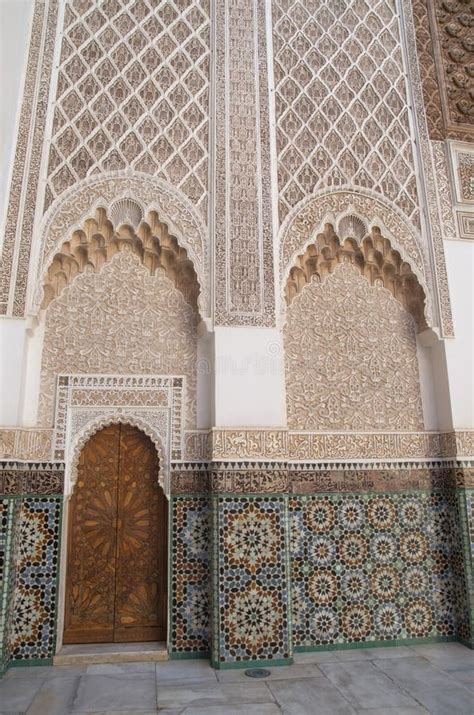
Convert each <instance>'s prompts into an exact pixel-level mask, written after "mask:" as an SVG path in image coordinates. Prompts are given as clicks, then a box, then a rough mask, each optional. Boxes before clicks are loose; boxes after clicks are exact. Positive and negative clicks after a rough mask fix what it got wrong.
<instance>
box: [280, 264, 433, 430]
mask: <svg viewBox="0 0 474 715" xmlns="http://www.w3.org/2000/svg"><path fill="white" fill-rule="evenodd" d="M284 342H285V358H286V360H285V362H286V366H285V370H286V394H287V413H288V426H289V428H290V429H300V430H312V431H313V430H342V431H344V430H349V431H351V430H352V431H356V430H417V429H420V428H421V429H422V428H423V415H422V407H421V394H420V387H419V375H418V361H417V353H416V337H415V325H414V321H413V319H412V317H411V316H410V315H409V314H408V313H407V312H406V311H405V310H404V309H403V308H402V307H401V305H400V303H399V302H398V301H397V300H395V299H394V298H393V296H392V295H391V294H390V293H389V292H388V291H387V290H386V289H385V288H382V287H376V286H371V285H370V284H369V282H368V281H367V280H366V279H365V278H363V277H362V276H361V275H360V271H359V269H358V268H356V267H355V266H353V265H352V264H351V263H346V262H344V263H341V264H340V265H339V266H338V267H337V269H336V270H335V272H334V273H333V274H332V275H330V276H328V277H327V278H326V279H325V281H324V282H323V283H319V282H318V281H316V280H315V278H314V277H313V280H312V282H311V283H309V284H308V285H306V286H305V287H304V288H303V290H302V291H301V293H300V294H299V295H298V296H296V297H295V298H294V299H293V302H292V304H291V305H290V306H289V308H288V310H287V316H286V324H285V326H284Z"/></svg>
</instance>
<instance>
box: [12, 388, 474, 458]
mask: <svg viewBox="0 0 474 715" xmlns="http://www.w3.org/2000/svg"><path fill="white" fill-rule="evenodd" d="M65 377H68V376H65ZM81 377H84V379H88V377H89V376H81ZM95 377H96V376H93V378H95ZM102 377H103V378H107V379H111V380H114V379H117V378H116V377H115V376H110V375H104V376H102ZM122 377H123V378H124V379H128V378H129V377H130V376H127V375H125V376H122ZM149 378H153V379H154V377H153V376H149V375H146V376H141V377H140V379H143V380H148V379H149ZM162 379H168V378H162ZM169 379H176V378H169ZM178 379H181V378H178ZM63 388H64V389H65V394H66V395H67V386H66V385H64V386H61V389H63ZM58 394H59V393H58ZM62 399H63V400H64V396H63V398H62ZM59 407H60V405H59V402H58V408H59ZM90 407H91V406H90V405H89V407H86V408H85V409H86V410H87V409H89V408H90ZM110 407H111V406H110V405H108V406H107V404H106V405H105V408H106V411H107V409H109V408H110ZM137 407H138V412H140V403H139V402H138V403H137V402H136V400H135V401H134V404H133V406H130V405H129V406H128V407H127V406H126V409H127V418H128V416H129V414H130V413H131V416H132V417H133V415H136V414H137ZM148 407H149V406H148ZM74 409H79V414H81V410H84V407H82V408H81V406H80V404H79V403H78V404H75V405H74ZM103 411H104V410H103V409H102V412H103ZM119 415H122V416H123V415H124V412H121V413H117V416H119ZM178 417H179V415H178V414H177V413H176V418H178ZM65 419H66V418H65V416H64V414H63V412H61V413H60V414H59V415H58V417H57V420H58V425H59V430H58V429H56V433H57V434H58V436H59V438H60V439H62V442H58V443H57V444H58V452H57V454H58V455H59V456H54V455H53V453H52V447H51V443H52V438H53V430H26V429H25V430H22V429H18V430H14V429H11V430H0V448H1V450H0V459H10V460H28V461H37V462H41V461H48V460H52V459H54V460H56V459H58V460H59V461H61V460H62V459H63V457H64V451H65V450H64V445H65V442H64V434H65V432H64V430H65ZM176 424H177V423H176ZM61 425H62V426H61ZM83 426H84V425H83V424H82V427H83ZM82 427H81V428H82ZM178 431H179V430H178V428H177V427H175V428H174V439H175V442H174V444H175V452H174V454H175V455H176V454H179V455H180V456H179V457H176V456H173V455H172V456H171V462H172V466H171V469H175V468H176V469H177V468H180V467H181V465H182V464H185V463H186V464H206V463H208V462H210V461H212V460H213V459H214V460H231V461H236V460H248V459H253V460H259V461H260V460H262V461H268V460H273V461H275V462H280V461H283V462H284V461H287V460H294V461H307V460H312V461H314V460H317V461H319V462H321V463H324V464H326V463H334V462H338V461H346V460H354V459H357V460H361V459H362V460H364V461H368V462H371V461H374V460H400V459H402V460H413V459H422V460H423V459H440V458H441V459H450V458H458V459H469V458H473V459H474V430H462V431H456V432H298V431H289V430H287V429H283V428H282V429H274V428H268V429H265V428H261V429H256V428H250V429H246V428H245V427H243V428H241V429H235V428H229V429H222V428H217V427H216V428H213V429H211V430H188V431H185V432H183V434H182V444H181V442H180V440H179V438H178V437H177V434H178ZM61 435H62V437H61ZM43 440H44V441H45V443H46V444H47V449H46V448H45V449H42V450H41V451H40V452H41V456H37V453H36V450H35V449H33V450H32V451H29V450H28V449H27V448H26V447H27V446H28V445H33V446H35V445H36V444H38V443H39V444H40V445H41V444H43ZM61 455H62V456H61Z"/></svg>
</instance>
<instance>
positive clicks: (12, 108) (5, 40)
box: [0, 0, 33, 243]
mask: <svg viewBox="0 0 474 715" xmlns="http://www.w3.org/2000/svg"><path fill="white" fill-rule="evenodd" d="M32 11H33V0H0V96H1V98H2V108H1V111H0V226H2V225H3V221H4V216H5V211H6V206H5V203H6V200H7V191H8V181H9V176H10V167H11V163H12V160H13V152H14V150H15V134H16V123H17V116H18V112H19V105H20V101H21V100H20V96H21V90H22V88H23V78H24V73H25V69H26V60H27V54H28V41H29V37H30V23H31V17H32ZM2 241H3V236H0V243H1V242H2Z"/></svg>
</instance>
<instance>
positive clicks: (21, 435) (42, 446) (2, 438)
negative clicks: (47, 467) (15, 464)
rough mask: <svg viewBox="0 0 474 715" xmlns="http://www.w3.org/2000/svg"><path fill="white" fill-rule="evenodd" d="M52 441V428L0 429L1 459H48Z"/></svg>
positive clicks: (40, 460) (50, 453) (50, 454)
mask: <svg viewBox="0 0 474 715" xmlns="http://www.w3.org/2000/svg"><path fill="white" fill-rule="evenodd" d="M52 443H53V430H52V429H21V428H19V429H15V428H10V429H8V428H7V429H0V459H22V460H35V461H38V462H42V461H45V460H46V461H48V460H49V459H51V456H52Z"/></svg>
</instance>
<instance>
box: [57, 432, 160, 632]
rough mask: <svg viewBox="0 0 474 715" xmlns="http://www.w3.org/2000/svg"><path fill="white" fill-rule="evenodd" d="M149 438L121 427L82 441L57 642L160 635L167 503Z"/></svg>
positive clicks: (70, 520) (154, 451)
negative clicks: (62, 616) (62, 622)
mask: <svg viewBox="0 0 474 715" xmlns="http://www.w3.org/2000/svg"><path fill="white" fill-rule="evenodd" d="M158 468H159V464H158V457H157V454H156V450H155V447H154V445H153V443H152V442H151V440H150V439H149V438H148V437H147V436H146V435H144V434H143V433H142V432H140V430H138V429H137V428H135V427H131V426H128V425H112V426H110V427H106V428H105V429H103V430H101V431H100V432H97V434H95V435H94V436H93V437H91V439H90V440H89V442H88V443H87V444H86V446H85V447H84V449H83V451H82V454H81V457H80V462H79V470H78V481H77V485H76V489H75V492H74V494H73V496H72V498H71V503H70V508H69V530H68V563H67V574H66V609H65V628H64V639H63V642H64V643H102V642H124V641H128V642H130V641H154V640H165V638H166V571H167V563H166V562H167V550H166V543H167V509H166V499H165V496H164V494H163V491H162V490H161V488H160V487H159V485H158Z"/></svg>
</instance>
